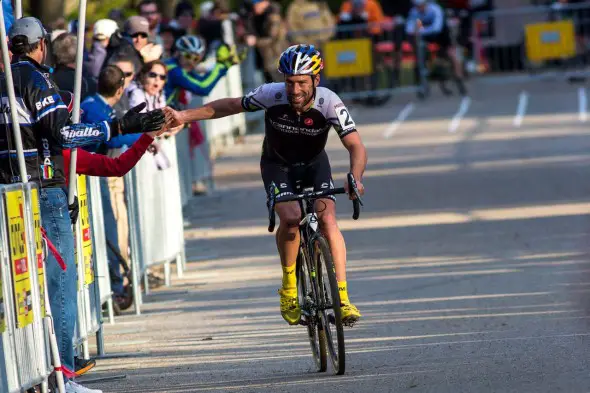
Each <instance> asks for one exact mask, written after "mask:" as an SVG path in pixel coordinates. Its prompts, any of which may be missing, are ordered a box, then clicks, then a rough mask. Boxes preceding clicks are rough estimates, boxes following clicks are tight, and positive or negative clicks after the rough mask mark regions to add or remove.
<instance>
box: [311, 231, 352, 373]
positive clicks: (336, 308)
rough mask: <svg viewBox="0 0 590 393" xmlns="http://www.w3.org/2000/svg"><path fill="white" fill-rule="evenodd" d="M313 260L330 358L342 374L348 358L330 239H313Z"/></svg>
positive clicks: (335, 370)
mask: <svg viewBox="0 0 590 393" xmlns="http://www.w3.org/2000/svg"><path fill="white" fill-rule="evenodd" d="M313 262H314V264H315V267H316V272H317V280H318V288H319V300H320V305H319V306H320V307H319V308H320V310H321V311H320V318H321V320H322V324H323V325H324V329H325V332H326V343H327V344H328V350H329V352H330V359H331V360H332V366H333V367H334V373H335V374H337V375H342V374H344V371H345V367H346V364H345V360H346V358H345V353H344V328H343V327H342V313H341V310H340V293H339V292H338V282H337V281H336V269H335V267H334V261H333V260H332V252H331V251H330V246H329V245H328V241H327V240H326V239H325V238H324V237H323V236H321V235H320V236H318V237H317V238H315V239H314V240H313Z"/></svg>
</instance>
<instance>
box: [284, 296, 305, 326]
mask: <svg viewBox="0 0 590 393" xmlns="http://www.w3.org/2000/svg"><path fill="white" fill-rule="evenodd" d="M279 295H281V315H282V316H283V319H284V320H285V321H287V322H288V323H289V325H298V324H299V321H300V320H301V308H300V307H299V299H297V290H289V291H285V290H284V289H283V288H281V289H279Z"/></svg>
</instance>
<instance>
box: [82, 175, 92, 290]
mask: <svg viewBox="0 0 590 393" xmlns="http://www.w3.org/2000/svg"><path fill="white" fill-rule="evenodd" d="M78 195H79V197H78V201H79V203H80V222H79V224H80V230H81V232H82V255H83V256H84V285H90V284H92V283H93V282H94V264H93V262H92V236H91V233H90V212H89V209H88V189H87V185H86V176H78Z"/></svg>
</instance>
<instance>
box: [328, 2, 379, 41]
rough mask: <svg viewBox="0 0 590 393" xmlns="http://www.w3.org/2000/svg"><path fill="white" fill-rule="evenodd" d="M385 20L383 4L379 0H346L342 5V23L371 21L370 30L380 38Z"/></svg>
mask: <svg viewBox="0 0 590 393" xmlns="http://www.w3.org/2000/svg"><path fill="white" fill-rule="evenodd" d="M384 21H385V18H384V15H383V10H382V9H381V4H380V3H379V1H377V0H346V1H345V2H344V3H342V6H341V7H340V17H339V22H340V23H341V24H358V23H369V28H368V32H369V33H370V34H371V35H372V36H373V37H374V38H378V36H379V35H381V33H382V32H383V28H382V27H381V24H382V23H383V22H384Z"/></svg>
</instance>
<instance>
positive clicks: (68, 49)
mask: <svg viewBox="0 0 590 393" xmlns="http://www.w3.org/2000/svg"><path fill="white" fill-rule="evenodd" d="M77 46H78V37H76V36H75V35H74V34H72V33H62V34H60V35H59V36H58V37H57V38H56V39H55V40H54V41H53V43H52V45H51V47H52V48H51V51H52V53H53V59H54V61H55V69H54V70H53V75H52V78H53V80H54V81H55V83H57V86H59V88H60V89H61V90H66V91H70V92H72V93H73V92H74V81H75V80H76V50H77ZM80 93H81V96H80V100H84V99H85V98H86V97H88V96H90V95H92V94H94V93H96V80H94V79H92V78H89V77H88V76H86V75H82V84H81V86H80Z"/></svg>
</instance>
